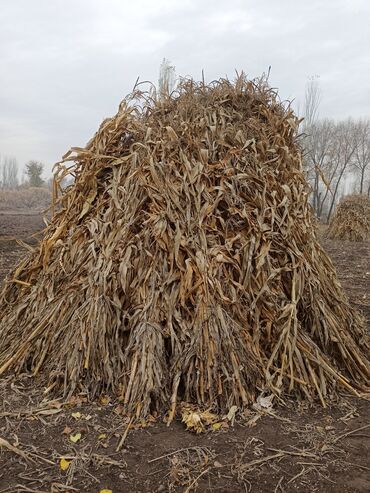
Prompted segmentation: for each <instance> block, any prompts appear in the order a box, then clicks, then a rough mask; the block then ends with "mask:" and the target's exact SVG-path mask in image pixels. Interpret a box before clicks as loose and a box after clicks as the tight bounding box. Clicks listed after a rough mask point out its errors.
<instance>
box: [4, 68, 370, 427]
mask: <svg viewBox="0 0 370 493" xmlns="http://www.w3.org/2000/svg"><path fill="white" fill-rule="evenodd" d="M297 123H298V121H297V119H296V117H295V116H294V114H293V112H292V110H291V109H290V108H289V107H286V106H284V105H283V104H281V103H280V101H279V100H278V97H277V95H276V93H275V92H274V91H272V90H271V89H270V88H268V87H267V85H266V84H265V83H264V82H253V81H248V80H246V79H245V78H244V77H243V76H242V77H239V78H238V79H237V80H236V81H235V83H232V82H229V81H227V80H220V81H217V82H214V83H213V84H211V85H208V86H207V85H205V84H203V83H199V84H198V83H196V82H194V81H193V80H183V81H182V83H181V84H180V85H179V87H178V90H177V92H176V94H173V95H171V96H170V97H166V98H162V99H160V100H155V99H151V98H150V97H149V95H147V94H145V93H140V92H138V91H135V92H134V94H132V95H131V96H129V97H128V98H127V99H125V100H124V101H123V102H122V103H121V105H120V107H119V111H118V113H117V114H116V115H115V116H114V117H113V118H110V119H107V120H105V121H104V122H103V123H102V125H101V126H100V128H99V130H98V132H97V133H96V134H95V136H94V137H93V139H92V140H91V141H90V142H89V143H88V144H87V146H86V147H85V148H72V150H71V151H70V152H69V153H68V154H66V155H65V156H64V160H63V161H62V162H61V163H59V164H58V165H57V171H56V179H55V197H56V203H57V208H56V212H55V214H54V216H53V219H52V221H51V223H50V225H49V226H48V227H47V228H46V230H45V233H44V237H43V240H42V241H41V243H40V245H39V247H38V248H37V249H36V250H35V251H34V252H33V253H30V254H29V255H28V256H27V257H26V258H25V259H24V260H23V261H22V262H21V263H20V264H19V265H18V266H17V267H16V268H15V270H14V271H13V272H12V274H11V275H10V276H9V277H8V279H7V281H6V283H5V286H4V288H3V291H2V293H1V308H0V320H1V321H0V373H1V374H4V373H5V372H14V374H17V373H19V372H21V371H24V370H27V371H30V372H33V374H34V375H39V378H41V379H44V381H45V384H46V385H47V391H48V392H50V393H53V394H64V395H71V394H73V393H79V392H85V393H87V394H88V396H89V397H90V398H95V397H97V396H99V395H101V394H102V393H105V392H113V393H115V394H116V395H117V396H119V398H120V399H121V401H122V403H123V406H125V409H126V410H127V413H128V414H131V415H132V416H133V417H136V416H137V417H140V418H143V417H145V416H146V415H148V413H153V412H164V411H166V410H169V419H170V420H171V419H172V418H173V416H174V414H175V410H176V406H177V403H178V402H179V401H185V402H191V403H193V404H196V405H199V406H202V407H203V406H204V407H205V408H210V409H211V408H212V410H213V412H216V413H218V414H225V413H227V412H228V410H229V409H230V408H231V406H238V407H239V408H240V407H243V406H247V405H248V404H250V403H251V402H253V401H254V400H255V399H256V397H257V396H258V395H259V394H260V392H261V390H267V391H269V392H273V393H274V394H276V395H278V396H280V397H283V396H284V394H286V393H296V394H300V395H303V396H305V397H307V398H309V399H311V398H314V397H316V396H318V397H319V398H320V400H321V401H322V403H323V404H325V401H326V400H327V399H328V397H329V396H330V395H331V393H332V392H333V391H334V390H335V388H336V386H337V385H342V386H345V387H346V388H347V389H351V390H354V389H357V390H362V389H365V388H366V387H367V385H368V383H369V362H368V360H367V351H368V348H369V342H368V340H367V339H366V335H365V329H364V322H363V319H362V317H361V316H360V315H359V314H358V313H357V312H356V311H354V310H353V309H352V308H351V306H350V305H349V302H348V299H347V297H346V296H345V294H344V292H343V290H342V288H341V286H340V285H339V283H338V281H337V278H336V274H335V270H334V268H333V265H332V263H331V261H330V260H329V258H328V256H327V255H326V254H325V252H324V251H323V250H322V248H321V247H320V245H319V243H318V241H317V239H316V233H315V228H314V226H313V217H312V213H311V210H310V207H309V205H308V193H309V191H308V186H307V184H306V181H305V179H304V176H303V173H302V165H301V153H300V149H299V147H298V144H297V142H296V130H297ZM68 173H71V174H72V175H73V176H74V177H75V183H74V185H73V186H71V187H70V188H69V189H67V190H66V191H65V192H63V193H62V192H60V181H61V180H62V179H63V177H64V176H66V174H68Z"/></svg>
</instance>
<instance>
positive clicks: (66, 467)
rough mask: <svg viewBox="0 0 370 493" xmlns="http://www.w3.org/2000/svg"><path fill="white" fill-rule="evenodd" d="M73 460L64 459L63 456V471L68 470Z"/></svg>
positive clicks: (61, 463)
mask: <svg viewBox="0 0 370 493" xmlns="http://www.w3.org/2000/svg"><path fill="white" fill-rule="evenodd" d="M70 463H71V461H70V460H67V459H64V458H63V457H62V458H61V459H60V463H59V464H60V468H61V470H62V471H66V470H67V469H68V468H69V465H70Z"/></svg>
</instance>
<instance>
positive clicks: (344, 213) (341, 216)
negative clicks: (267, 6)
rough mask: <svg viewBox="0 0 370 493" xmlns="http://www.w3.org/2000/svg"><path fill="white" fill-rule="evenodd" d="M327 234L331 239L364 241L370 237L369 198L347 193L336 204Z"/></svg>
mask: <svg viewBox="0 0 370 493" xmlns="http://www.w3.org/2000/svg"><path fill="white" fill-rule="evenodd" d="M327 236H328V237H329V238H332V239H338V240H350V241H364V240H366V239H367V238H369V237H370V198H369V197H367V196H366V195H360V194H359V195H347V196H346V197H344V198H343V199H342V200H341V201H340V202H339V204H338V207H337V209H336V211H335V214H334V216H333V218H332V220H331V221H330V224H329V228H328V232H327Z"/></svg>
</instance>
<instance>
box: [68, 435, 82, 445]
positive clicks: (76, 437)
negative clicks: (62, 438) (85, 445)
mask: <svg viewBox="0 0 370 493" xmlns="http://www.w3.org/2000/svg"><path fill="white" fill-rule="evenodd" d="M69 439H70V440H71V442H73V443H77V442H78V441H79V440H81V433H76V434H75V435H69Z"/></svg>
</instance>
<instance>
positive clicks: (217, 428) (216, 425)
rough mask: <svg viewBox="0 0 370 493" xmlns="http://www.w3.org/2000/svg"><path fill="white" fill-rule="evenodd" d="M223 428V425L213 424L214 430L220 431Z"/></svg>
mask: <svg viewBox="0 0 370 493" xmlns="http://www.w3.org/2000/svg"><path fill="white" fill-rule="evenodd" d="M221 426H222V423H213V425H212V428H213V429H214V430H219V429H220V428H221Z"/></svg>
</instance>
